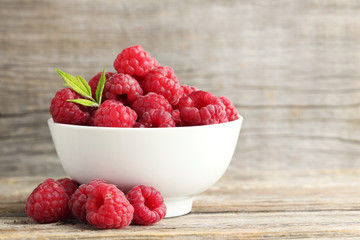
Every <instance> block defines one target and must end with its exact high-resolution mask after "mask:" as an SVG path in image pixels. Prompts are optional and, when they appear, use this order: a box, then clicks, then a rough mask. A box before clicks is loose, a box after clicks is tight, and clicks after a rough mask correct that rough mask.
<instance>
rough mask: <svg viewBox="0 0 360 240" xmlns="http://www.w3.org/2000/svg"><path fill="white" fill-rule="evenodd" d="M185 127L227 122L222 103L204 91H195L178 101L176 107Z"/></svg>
mask: <svg viewBox="0 0 360 240" xmlns="http://www.w3.org/2000/svg"><path fill="white" fill-rule="evenodd" d="M177 106H178V108H179V110H180V116H181V119H183V120H184V122H185V124H186V125H189V126H194V125H209V124H216V123H223V122H227V121H228V118H227V115H226V111H225V106H224V104H223V103H222V101H221V100H220V99H219V98H218V97H216V96H214V95H213V94H211V93H209V92H205V91H195V92H192V93H191V94H189V95H188V96H185V97H183V98H181V99H180V101H179V104H178V105H177Z"/></svg>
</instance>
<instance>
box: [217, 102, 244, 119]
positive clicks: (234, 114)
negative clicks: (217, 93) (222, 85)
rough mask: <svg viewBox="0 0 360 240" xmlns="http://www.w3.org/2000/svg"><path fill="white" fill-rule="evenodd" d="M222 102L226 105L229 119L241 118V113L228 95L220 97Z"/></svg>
mask: <svg viewBox="0 0 360 240" xmlns="http://www.w3.org/2000/svg"><path fill="white" fill-rule="evenodd" d="M219 98H220V100H221V101H222V103H223V104H224V105H225V111H226V116H227V118H228V120H229V121H233V120H236V119H239V113H238V111H237V109H236V108H235V106H234V104H233V103H232V102H231V101H230V100H229V99H228V98H226V97H219Z"/></svg>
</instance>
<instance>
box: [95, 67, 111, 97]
mask: <svg viewBox="0 0 360 240" xmlns="http://www.w3.org/2000/svg"><path fill="white" fill-rule="evenodd" d="M101 74H102V72H98V73H97V74H96V75H95V76H93V77H92V78H91V79H90V81H89V85H90V88H91V94H92V97H93V98H94V99H95V98H96V89H97V85H98V83H99V80H100V77H101ZM114 74H115V73H112V72H106V73H105V78H106V81H107V80H109V78H110V77H112V76H113V75H114Z"/></svg>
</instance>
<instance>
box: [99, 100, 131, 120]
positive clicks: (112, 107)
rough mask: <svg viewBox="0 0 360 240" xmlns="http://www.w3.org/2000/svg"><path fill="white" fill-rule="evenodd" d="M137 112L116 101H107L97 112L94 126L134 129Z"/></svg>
mask: <svg viewBox="0 0 360 240" xmlns="http://www.w3.org/2000/svg"><path fill="white" fill-rule="evenodd" d="M136 118H137V115H136V112H135V111H134V110H132V109H131V108H129V107H126V106H124V105H123V104H122V103H121V102H119V101H116V100H106V101H105V102H103V103H102V104H101V105H100V107H99V108H98V109H97V110H96V112H95V118H94V125H95V126H99V127H133V126H134V124H135V122H136Z"/></svg>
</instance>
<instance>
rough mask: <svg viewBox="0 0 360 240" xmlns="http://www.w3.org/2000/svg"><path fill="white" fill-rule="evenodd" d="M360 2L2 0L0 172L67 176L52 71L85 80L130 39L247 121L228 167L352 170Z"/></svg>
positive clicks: (359, 57) (356, 132) (56, 86)
mask: <svg viewBox="0 0 360 240" xmlns="http://www.w3.org/2000/svg"><path fill="white" fill-rule="evenodd" d="M69 6H71V7H69ZM358 8H359V3H358V1H356V0H350V1H336V0H326V1H325V0H320V1H310V0H306V1H285V0H277V1H272V2H271V3H267V2H264V1H260V0H259V1H247V0H242V1H226V2H223V1H215V0H214V1H206V0H201V1H196V2H188V1H185V2H183V1H181V2H179V1H163V0H161V1H156V2H151V3H150V2H148V1H143V0H136V1H131V3H130V2H127V1H116V2H114V1H110V0H106V1H102V2H101V7H99V4H98V3H97V2H88V1H76V2H73V1H69V0H65V1H42V0H36V1H32V2H31V3H29V2H28V1H24V0H11V1H9V0H0V32H1V34H0V55H1V56H3V57H1V58H0V102H1V103H2V104H1V105H0V143H1V144H0V153H1V154H0V163H1V168H0V169H1V170H0V176H22V175H34V174H36V175H41V174H46V175H47V174H51V173H53V174H55V175H59V174H64V172H63V170H62V168H61V166H60V163H59V161H58V160H57V159H56V155H55V151H54V148H53V146H52V145H51V139H50V135H49V131H48V130H47V126H46V120H47V118H48V117H49V114H48V108H49V104H50V100H51V98H52V97H53V95H54V94H55V92H56V91H57V90H58V89H60V88H61V87H62V83H61V80H60V78H59V77H58V76H57V74H56V72H55V70H54V69H55V67H59V68H61V69H63V70H65V71H68V72H71V73H74V74H80V75H82V76H84V77H85V78H86V79H89V78H90V77H92V76H93V75H94V74H95V73H96V72H98V71H99V70H101V69H102V68H103V67H106V69H108V70H111V69H113V67H112V61H113V59H114V58H115V56H116V54H117V53H118V52H119V51H120V50H121V49H122V48H124V47H127V46H129V45H134V44H141V45H143V46H144V48H145V49H146V50H148V51H149V52H150V53H151V54H152V56H154V57H155V58H157V59H158V60H159V61H160V62H161V63H162V64H163V65H169V66H172V67H173V68H174V69H175V72H176V74H177V75H178V77H179V79H180V81H181V82H182V83H183V84H190V85H196V86H198V87H199V88H200V89H203V90H207V91H211V92H213V93H215V94H216V95H225V96H227V97H228V98H230V99H231V100H232V101H233V102H234V103H235V105H236V106H237V107H238V109H239V111H240V113H241V114H242V115H243V116H244V117H245V121H244V126H243V131H242V134H241V137H240V139H239V145H238V148H237V151H236V154H235V157H234V161H233V164H234V165H235V166H239V167H241V168H245V169H253V170H255V169H262V170H266V169H267V168H270V169H272V170H275V171H276V170H281V169H286V168H290V169H293V170H296V169H321V168H323V169H328V168H333V169H335V168H352V167H354V168H359V166H360V162H359V158H358V157H357V156H358V149H359V148H358V146H359V141H360V139H359V136H360V134H359V133H360V132H359V131H360V128H359V127H358V122H359V118H358V116H359V114H360V112H359V111H360V108H359V107H358V106H359V100H358V99H359V97H360V91H359V89H360V81H359V77H358V76H359V75H360V69H359V67H358V66H359V65H360V55H359V53H360V51H359V50H360V45H359V44H358V43H359V39H360V33H359V31H357V29H358V27H359V24H360V15H359V14H358V11H357V9H358ZM63 9H66V13H67V14H66V15H64V14H62V11H63ZM68 16H71V17H68ZM94 19H96V21H94ZM90 23H91V24H90ZM41 149H44V150H43V151H41ZM26 156H28V158H27V157H26ZM49 159H50V160H49ZM45 165H50V166H51V167H49V168H48V167H44V166H45Z"/></svg>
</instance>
